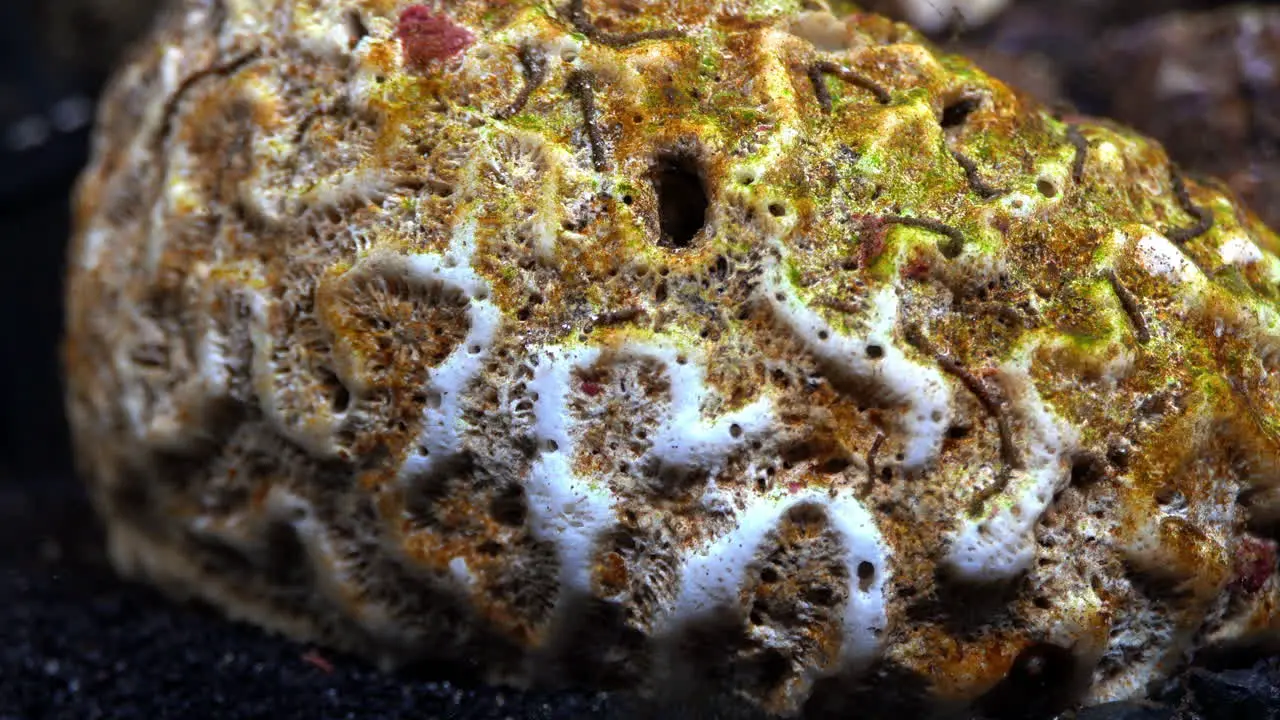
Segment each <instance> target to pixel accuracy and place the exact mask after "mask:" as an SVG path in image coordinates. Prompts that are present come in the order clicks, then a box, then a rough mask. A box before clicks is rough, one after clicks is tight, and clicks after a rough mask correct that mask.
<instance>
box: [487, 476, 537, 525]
mask: <svg viewBox="0 0 1280 720" xmlns="http://www.w3.org/2000/svg"><path fill="white" fill-rule="evenodd" d="M489 514H490V515H492V516H493V519H494V520H497V521H498V522H499V523H501V524H503V525H506V526H508V527H519V526H521V525H523V524H524V521H525V516H526V515H527V514H528V504H527V503H526V501H525V497H524V488H522V487H521V486H519V485H509V486H507V488H506V489H504V490H503V491H502V492H500V493H498V494H497V495H496V496H495V497H494V498H493V501H492V502H490V503H489Z"/></svg>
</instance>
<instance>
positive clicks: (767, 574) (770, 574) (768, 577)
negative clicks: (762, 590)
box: [760, 567, 778, 583]
mask: <svg viewBox="0 0 1280 720" xmlns="http://www.w3.org/2000/svg"><path fill="white" fill-rule="evenodd" d="M760 581H761V582H767V583H774V582H778V571H777V570H774V569H773V568H771V567H767V568H764V569H762V570H761V571H760Z"/></svg>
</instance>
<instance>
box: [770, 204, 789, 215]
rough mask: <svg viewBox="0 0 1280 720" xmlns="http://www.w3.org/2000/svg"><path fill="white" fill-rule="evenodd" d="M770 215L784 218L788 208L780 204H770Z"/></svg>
mask: <svg viewBox="0 0 1280 720" xmlns="http://www.w3.org/2000/svg"><path fill="white" fill-rule="evenodd" d="M769 214H770V215H772V216H774V217H782V216H783V215H786V214H787V206H786V205H783V204H782V203H780V202H772V203H769Z"/></svg>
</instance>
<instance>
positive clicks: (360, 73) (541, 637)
mask: <svg viewBox="0 0 1280 720" xmlns="http://www.w3.org/2000/svg"><path fill="white" fill-rule="evenodd" d="M94 157H95V159H94V161H93V163H92V165H91V167H90V168H89V169H88V171H87V172H86V174H85V175H84V178H83V180H82V183H81V185H80V188H79V193H78V200H77V216H78V228H77V231H76V234H75V238H74V243H73V254H72V260H71V268H70V271H69V275H70V277H69V286H70V292H69V310H68V332H67V338H66V345H65V358H66V367H67V374H68V385H69V391H68V397H69V400H68V404H69V408H70V415H71V420H72V423H73V426H74V431H75V437H76V445H77V451H78V456H79V458H80V460H81V463H82V466H83V468H84V471H85V474H86V475H87V477H88V478H89V480H90V482H91V486H92V489H93V492H94V496H95V498H96V501H97V503H98V504H99V506H100V508H101V510H102V513H103V514H104V516H105V518H106V520H107V529H108V535H109V543H110V549H111V552H112V554H113V557H114V559H115V562H116V563H117V564H118V566H119V567H120V569H121V570H122V571H124V572H126V573H130V574H135V575H138V576H141V577H145V578H148V579H150V580H152V581H154V582H156V583H158V584H160V585H162V586H165V587H168V588H171V589H173V590H175V591H178V592H182V593H188V594H194V595H196V596H198V597H201V598H204V599H206V600H208V601H210V602H212V603H213V604H215V605H217V606H219V607H221V608H223V609H225V610H226V611H227V612H228V613H230V614H232V615H234V616H236V617H241V618H247V619H249V620H252V621H254V622H257V623H261V624H262V625H265V626H267V627H270V628H273V629H276V630H278V631H282V632H284V633H287V634H289V635H290V636H293V637H297V638H305V639H309V640H314V641H320V642H324V643H328V644H330V645H332V646H335V647H341V648H347V649H352V650H356V651H360V652H363V653H366V654H368V655H371V656H374V657H377V658H380V659H383V660H386V661H405V660H410V659H415V658H420V657H437V658H439V657H443V658H455V659H465V660H467V661H469V662H472V663H474V665H475V666H476V667H477V668H479V669H481V670H483V671H484V672H485V673H487V674H488V676H490V677H492V678H494V679H495V680H500V681H508V682H538V683H546V682H569V683H572V684H577V685H586V686H595V687H620V686H622V687H629V686H648V687H650V688H657V687H661V688H664V689H666V690H672V691H674V690H673V689H674V688H675V687H676V686H677V685H679V686H684V685H690V686H691V687H696V688H721V689H728V690H731V691H733V692H735V693H738V694H739V695H741V696H743V697H746V698H749V699H750V700H751V701H753V702H755V703H757V704H759V705H761V706H763V707H766V708H768V709H771V710H776V711H781V712H785V713H792V712H798V711H800V710H801V709H804V708H805V705H806V703H809V708H810V709H813V708H820V707H823V705H822V703H825V702H834V700H832V698H836V697H839V696H842V695H845V696H856V697H860V698H863V699H864V700H865V701H866V702H873V701H874V699H875V698H877V697H880V696H881V695H883V694H884V693H885V692H886V691H887V690H888V689H896V690H897V691H901V689H902V688H906V687H910V688H916V689H918V693H917V694H916V695H915V696H914V697H915V700H916V701H918V702H920V703H923V704H926V705H931V706H935V707H958V706H964V705H966V704H970V703H977V704H978V705H980V706H982V707H985V708H988V709H993V710H992V712H998V711H999V708H1002V707H1022V706H1023V704H1026V703H1030V704H1032V705H1034V704H1035V703H1041V704H1047V705H1055V706H1056V705H1065V704H1068V703H1072V702H1077V701H1079V702H1085V703H1096V702H1100V701H1105V700H1108V699H1113V698H1123V697H1130V696H1134V695H1141V694H1142V693H1143V692H1144V691H1145V689H1146V688H1147V687H1148V685H1149V683H1151V682H1153V681H1155V680H1158V679H1160V678H1162V677H1164V676H1165V675H1167V674H1168V673H1169V672H1171V671H1172V670H1173V669H1175V668H1176V666H1177V665H1178V663H1179V662H1181V661H1182V660H1183V659H1184V657H1185V656H1186V654H1187V653H1188V652H1190V651H1192V650H1194V649H1197V648H1203V647H1209V646H1215V647H1216V646H1224V645H1230V644H1233V643H1238V642H1251V641H1256V640H1268V639H1270V638H1272V637H1273V636H1274V635H1275V634H1276V633H1275V631H1276V630H1277V628H1280V610H1277V607H1278V604H1277V603H1278V602H1280V584H1278V583H1277V580H1276V579H1275V577H1274V575H1273V570H1274V567H1275V558H1276V549H1275V544H1274V542H1273V541H1272V540H1271V539H1270V537H1271V536H1272V535H1274V534H1275V532H1276V531H1277V529H1280V463H1278V462H1277V460H1278V459H1280V444H1278V438H1280V373H1277V365H1280V314H1278V311H1280V304H1278V303H1280V259H1278V258H1277V255H1276V248H1277V245H1278V243H1277V240H1276V236H1274V235H1273V234H1272V233H1271V232H1270V231H1268V230H1267V229H1266V228H1264V227H1262V226H1261V225H1260V224H1259V223H1258V222H1257V221H1256V219H1254V217H1253V216H1252V215H1250V214H1249V213H1248V212H1247V211H1246V210H1244V209H1243V208H1241V207H1240V206H1239V205H1237V204H1234V203H1233V201H1232V199H1231V198H1230V197H1229V196H1228V195H1227V194H1226V193H1225V192H1224V191H1223V190H1222V189H1221V186H1220V185H1219V184H1217V183H1216V182H1214V181H1211V180H1206V179H1196V178H1190V177H1183V176H1182V175H1181V174H1180V173H1179V172H1178V170H1177V169H1176V168H1175V167H1174V166H1172V165H1171V164H1170V162H1169V160H1168V158H1167V157H1166V156H1165V154H1164V152H1163V150H1162V149H1161V148H1160V147H1159V146H1158V145H1156V144H1154V143H1152V142H1150V141H1147V140H1145V139H1143V138H1142V137H1140V136H1138V135H1136V134H1134V133H1132V132H1130V131H1128V130H1126V129H1124V128H1122V127H1117V126H1114V125H1110V124H1107V123H1104V122H1096V121H1089V120H1085V119H1083V118H1076V117H1071V116H1061V115H1055V114H1053V113H1051V112H1050V111H1048V110H1046V109H1045V108H1042V107H1040V106H1038V105H1036V104H1034V103H1032V102H1031V101H1030V100H1028V99H1026V98H1025V97H1024V96H1021V95H1019V94H1018V93H1016V92H1015V91H1013V90H1010V89H1009V88H1007V87H1006V86H1004V85H1002V84H1001V83H999V82H997V81H995V80H993V79H992V78H990V77H988V76H986V75H984V74H983V73H981V72H980V71H978V70H977V69H975V68H974V67H973V66H972V65H970V64H969V63H967V62H966V61H964V60H963V59H961V58H957V57H951V56H947V55H943V54H939V53H938V52H936V51H935V50H934V49H932V48H931V47H930V46H929V45H928V44H927V43H925V42H924V41H923V40H922V39H921V38H920V37H919V36H918V35H917V34H915V33H914V32H913V31H912V30H910V29H909V28H907V27H905V26H903V25H896V24H892V23H890V22H889V21H887V20H884V19H882V18H879V17H876V16H873V15H868V14H863V13H858V12H856V11H855V12H853V14H850V15H848V16H847V17H845V18H843V19H841V18H838V17H837V16H836V15H835V14H834V12H833V11H832V10H831V9H830V8H828V7H826V6H825V5H824V4H823V3H821V2H813V1H812V0H809V1H806V2H801V1H800V0H715V1H710V0H706V1H704V0H671V1H670V2H659V1H658V0H634V1H633V2H628V3H621V2H605V1H604V0H587V1H586V2H583V0H574V1H572V2H569V3H568V4H555V3H553V2H551V1H549V0H522V1H520V2H508V1H504V0H487V1H486V0H470V1H466V2H453V3H445V4H444V5H443V6H439V5H431V6H423V5H411V4H409V3H406V2H400V1H399V0H346V1H342V2H339V1H338V0H187V1H186V2H180V3H178V4H177V5H176V6H175V7H174V8H173V9H172V10H171V11H170V12H169V13H168V14H167V15H166V16H165V17H164V18H163V20H162V21H161V23H160V25H159V27H158V29H157V31H156V33H155V35H154V38H153V40H152V41H151V42H150V43H149V44H146V45H145V46H143V47H141V48H140V49H139V50H138V51H137V52H136V53H135V56H134V57H133V58H132V61H131V62H130V63H129V64H128V65H127V66H126V67H125V68H123V70H122V72H120V73H119V75H118V77H117V78H116V80H115V82H114V85H113V87H112V89H111V91H110V93H109V95H108V97H107V99H106V102H105V104H104V106H103V110H102V114H101V117H100V120H99V125H98V134H97V138H96V143H95V154H94ZM676 680H682V681H688V682H687V683H683V682H682V683H676V682H675V681H676ZM890 680H891V681H890ZM867 707H870V706H867Z"/></svg>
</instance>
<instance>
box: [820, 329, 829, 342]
mask: <svg viewBox="0 0 1280 720" xmlns="http://www.w3.org/2000/svg"><path fill="white" fill-rule="evenodd" d="M829 337H831V333H829V332H827V331H826V330H819V331H818V339H819V340H826V339H827V338H829Z"/></svg>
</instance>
